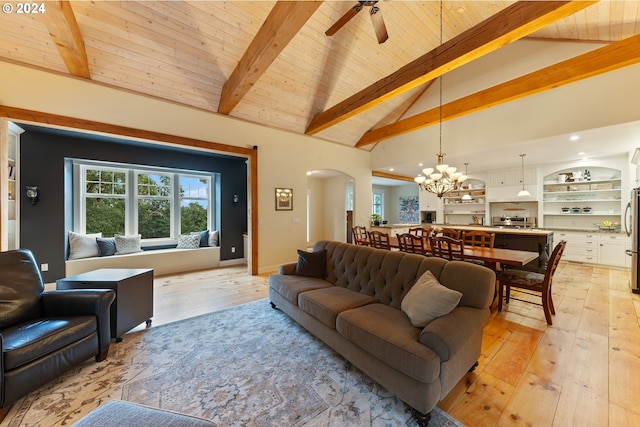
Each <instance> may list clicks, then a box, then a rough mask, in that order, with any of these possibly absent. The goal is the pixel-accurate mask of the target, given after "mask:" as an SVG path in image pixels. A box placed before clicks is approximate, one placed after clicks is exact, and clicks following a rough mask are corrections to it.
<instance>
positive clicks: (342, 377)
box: [1, 300, 464, 427]
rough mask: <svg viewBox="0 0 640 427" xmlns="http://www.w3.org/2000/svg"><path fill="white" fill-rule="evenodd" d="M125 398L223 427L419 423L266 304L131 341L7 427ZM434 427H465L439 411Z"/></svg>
mask: <svg viewBox="0 0 640 427" xmlns="http://www.w3.org/2000/svg"><path fill="white" fill-rule="evenodd" d="M113 399H122V400H128V401H132V402H137V403H142V404H146V405H149V406H153V407H159V408H164V409H168V410H172V411H176V412H181V413H185V414H191V415H196V416H200V417H204V418H207V419H210V420H212V421H214V422H215V423H217V424H218V425H219V426H259V427H262V426H279V427H280V426H401V425H406V426H416V425H417V423H416V421H415V420H414V419H413V417H412V416H411V414H410V412H409V408H408V407H407V406H406V405H405V404H404V403H403V402H402V401H399V400H398V399H396V398H395V397H394V396H393V395H391V394H390V393H389V392H387V391H386V390H385V389H384V388H382V387H381V386H379V385H378V384H376V383H375V382H373V381H372V380H371V379H370V378H369V377H367V376H366V375H365V374H363V373H361V372H360V371H359V370H358V369H356V368H355V367H353V366H352V365H351V364H350V363H349V362H347V361H345V360H344V359H343V358H342V357H341V356H339V355H338V354H336V353H335V352H334V351H333V350H331V349H330V348H328V347H327V346H326V345H324V344H323V343H322V342H321V341H319V340H318V339H316V338H315V337H313V336H312V335H311V334H309V333H308V332H306V331H305V330H304V329H303V328H301V327H300V326H298V325H297V323H295V322H294V321H292V320H290V319H289V317H288V316H287V315H285V314H284V313H281V312H279V311H276V310H273V309H272V308H271V307H270V305H269V302H268V300H261V301H256V302H253V303H250V304H245V305H242V306H239V307H235V308H231V309H228V310H224V311H219V312H215V313H211V314H206V315H203V316H199V317H195V318H191V319H186V320H182V321H179V322H175V323H170V324H166V325H162V326H158V327H152V328H150V329H147V330H144V331H140V332H135V333H131V334H127V335H125V336H124V340H123V341H122V342H121V343H113V344H112V345H111V349H110V352H109V358H108V359H107V360H106V361H105V362H102V363H95V362H93V361H88V362H86V363H85V364H84V365H82V366H81V367H79V368H77V369H74V370H72V371H70V372H69V373H67V374H65V375H63V376H61V377H60V378H58V379H57V380H54V381H53V382H51V383H50V384H48V385H47V386H45V387H43V388H42V389H40V390H38V391H37V392H34V393H32V394H30V395H29V396H27V397H25V398H24V399H22V400H20V401H19V402H17V403H16V404H15V405H14V407H13V408H12V409H11V411H10V413H9V414H8V416H7V418H5V420H4V422H3V423H2V424H1V425H2V426H9V427H17V426H24V427H26V426H66V425H71V424H73V422H75V421H77V420H79V419H80V418H82V417H83V416H84V415H86V414H87V413H88V412H89V411H91V410H92V409H94V408H96V407H98V406H99V405H100V404H102V403H104V402H107V401H109V400H113ZM432 415H433V417H432V419H431V422H430V423H429V426H430V427H464V426H462V424H460V423H459V422H457V421H456V420H454V419H453V418H451V417H450V416H449V415H448V414H446V413H444V412H442V411H441V410H440V409H438V408H435V409H434V411H433V412H432Z"/></svg>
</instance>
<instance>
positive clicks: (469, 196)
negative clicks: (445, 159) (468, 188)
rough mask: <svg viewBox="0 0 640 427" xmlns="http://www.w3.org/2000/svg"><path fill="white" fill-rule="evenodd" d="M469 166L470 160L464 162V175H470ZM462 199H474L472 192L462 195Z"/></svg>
mask: <svg viewBox="0 0 640 427" xmlns="http://www.w3.org/2000/svg"><path fill="white" fill-rule="evenodd" d="M468 166H469V162H466V163H465V164H464V176H469V172H468V171H467V167H468ZM465 179H466V178H465ZM462 200H473V198H472V197H471V194H469V193H466V194H465V195H464V196H462Z"/></svg>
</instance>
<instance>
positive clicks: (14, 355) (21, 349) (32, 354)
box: [2, 316, 96, 370]
mask: <svg viewBox="0 0 640 427" xmlns="http://www.w3.org/2000/svg"><path fill="white" fill-rule="evenodd" d="M95 330H96V318H95V317H93V316H75V317H67V318H42V319H36V320H33V321H31V322H26V323H22V324H20V325H17V326H14V327H11V328H8V329H5V330H3V331H2V345H3V348H2V350H3V356H4V369H5V370H11V369H15V368H18V367H20V366H22V365H26V364H27V363H29V362H32V361H34V360H37V359H40V358H41V357H43V356H46V355H47V354H49V353H53V352H54V351H56V350H58V349H60V348H63V347H65V346H67V345H69V344H71V343H73V342H75V341H78V340H81V339H82V338H84V337H86V336H89V335H91V334H92V333H94V332H95Z"/></svg>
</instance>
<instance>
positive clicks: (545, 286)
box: [498, 240, 567, 325]
mask: <svg viewBox="0 0 640 427" xmlns="http://www.w3.org/2000/svg"><path fill="white" fill-rule="evenodd" d="M566 246H567V241H566V240H563V241H561V242H560V243H558V245H557V246H556V247H555V248H554V249H553V252H552V253H551V257H549V263H548V264H547V268H546V269H545V272H544V274H543V273H538V272H535V271H526V270H515V269H509V270H505V271H503V272H502V273H500V274H499V275H498V311H502V303H503V298H504V303H505V304H509V300H510V299H511V298H512V299H515V300H518V301H524V302H528V303H532V304H536V305H541V306H542V309H543V310H544V317H545V319H546V320H547V323H548V324H549V325H552V324H553V321H552V320H551V315H552V314H553V315H555V314H556V309H555V307H554V305H553V297H552V293H551V284H552V282H553V274H554V273H555V272H556V268H558V263H559V262H560V258H561V257H562V252H563V251H564V248H565V247H566ZM511 288H517V289H518V290H520V291H521V292H522V293H523V294H529V295H534V296H536V297H542V303H538V302H535V301H531V300H528V299H521V298H516V297H512V296H511Z"/></svg>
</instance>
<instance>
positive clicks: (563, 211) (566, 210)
mask: <svg viewBox="0 0 640 427" xmlns="http://www.w3.org/2000/svg"><path fill="white" fill-rule="evenodd" d="M569 212H571V208H562V213H569Z"/></svg>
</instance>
